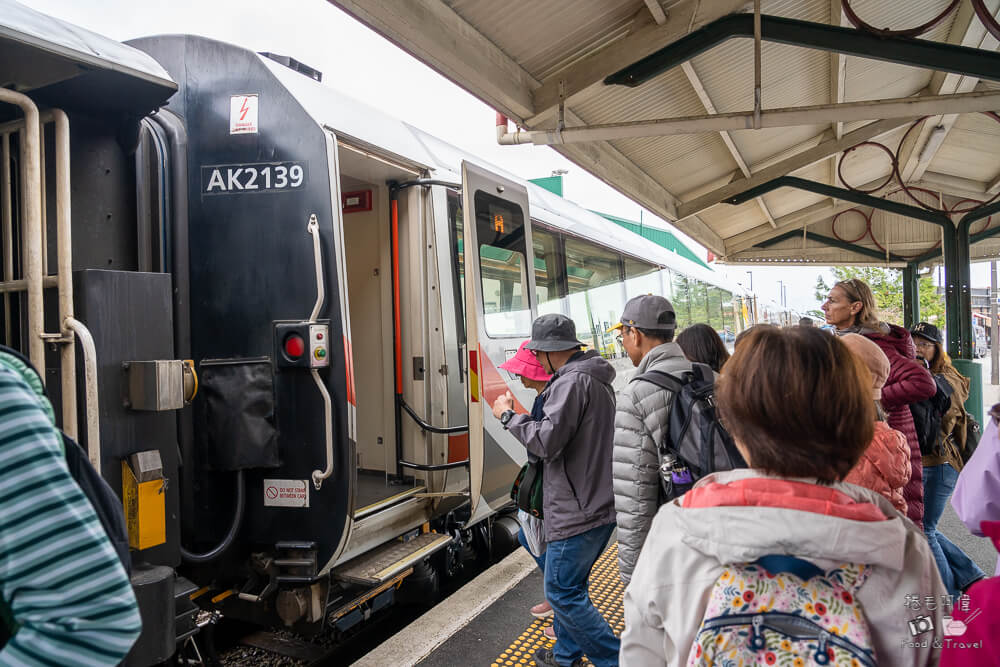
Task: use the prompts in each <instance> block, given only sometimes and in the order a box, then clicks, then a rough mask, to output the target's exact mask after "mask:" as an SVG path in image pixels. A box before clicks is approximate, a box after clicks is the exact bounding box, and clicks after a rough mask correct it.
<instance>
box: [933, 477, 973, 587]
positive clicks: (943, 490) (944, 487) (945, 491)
mask: <svg viewBox="0 0 1000 667" xmlns="http://www.w3.org/2000/svg"><path fill="white" fill-rule="evenodd" d="M957 479H958V472H956V471H955V469H954V468H952V467H951V466H950V465H949V464H947V463H944V464H942V465H937V466H929V467H927V468H924V534H925V535H927V542H928V543H929V544H930V546H931V552H932V553H933V554H934V560H935V561H937V566H938V570H939V571H940V572H941V579H942V581H944V586H945V588H947V589H948V593H950V594H951V595H956V596H957V595H958V594H959V593H961V592H962V590H963V589H964V588H965V587H967V586H968V585H969V584H971V583H972V582H973V581H975V580H976V579H979V578H980V577H983V576H985V575H984V574H983V571H982V570H980V569H979V566H978V565H976V564H975V563H974V562H973V561H972V559H971V558H969V557H968V556H967V555H966V554H965V552H964V551H962V550H961V549H959V548H958V547H957V546H955V544H954V543H953V542H952V541H951V540H949V539H948V538H947V537H945V536H944V535H942V534H941V533H939V532H938V529H937V524H938V521H939V520H940V519H941V513H942V512H944V506H945V503H947V502H948V499H949V498H951V492H952V491H953V490H954V489H955V481H956V480H957Z"/></svg>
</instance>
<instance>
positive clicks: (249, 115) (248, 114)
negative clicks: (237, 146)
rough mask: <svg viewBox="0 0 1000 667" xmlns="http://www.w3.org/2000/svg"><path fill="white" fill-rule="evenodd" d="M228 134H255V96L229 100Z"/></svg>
mask: <svg viewBox="0 0 1000 667" xmlns="http://www.w3.org/2000/svg"><path fill="white" fill-rule="evenodd" d="M229 134H257V95H233V96H232V97H230V98H229Z"/></svg>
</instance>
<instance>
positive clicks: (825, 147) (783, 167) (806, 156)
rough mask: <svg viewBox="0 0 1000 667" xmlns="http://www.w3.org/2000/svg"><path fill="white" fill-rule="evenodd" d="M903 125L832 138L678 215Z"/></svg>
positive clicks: (884, 123) (890, 123)
mask: <svg viewBox="0 0 1000 667" xmlns="http://www.w3.org/2000/svg"><path fill="white" fill-rule="evenodd" d="M903 123H905V121H902V120H897V119H889V120H880V121H878V122H875V123H870V124H868V125H865V126H864V127H860V128H858V129H856V130H854V131H853V132H848V133H847V134H845V135H844V136H843V137H841V138H840V139H839V140H837V139H833V138H831V139H828V140H826V141H823V142H822V143H819V144H817V145H816V146H814V147H813V148H810V149H809V150H806V151H803V152H801V153H798V154H797V155H793V156H792V157H789V158H787V159H785V160H782V161H780V162H776V163H774V164H772V165H770V166H768V167H766V168H764V169H761V170H760V171H757V172H755V173H754V174H753V175H752V176H751V177H750V178H745V179H743V180H740V181H736V182H733V183H730V184H728V185H724V186H722V187H721V188H718V189H716V190H713V191H712V192H709V193H707V194H704V195H701V196H700V197H698V198H697V199H693V200H691V201H687V202H684V203H683V204H682V205H681V206H679V207H678V209H677V215H678V217H680V218H682V219H683V218H685V217H687V216H689V215H696V214H697V213H700V212H701V211H704V210H705V209H706V208H710V207H712V206H715V205H716V204H719V203H721V202H723V201H725V200H727V199H729V198H730V197H735V196H736V195H738V194H740V193H741V192H746V191H747V190H749V189H750V188H753V187H756V186H758V185H761V184H763V183H767V182H768V181H770V180H772V179H775V178H778V177H779V176H785V175H786V174H790V173H792V172H793V171H797V170H798V169H801V168H803V167H808V166H809V165H811V164H815V163H816V162H819V161H820V160H824V159H826V158H828V157H829V156H831V155H833V154H835V153H839V152H841V151H843V150H845V149H847V148H850V147H851V146H853V145H854V144H856V143H859V142H861V141H867V140H869V139H873V138H875V137H878V136H881V135H883V134H885V133H887V132H892V131H893V130H895V129H896V128H897V127H899V126H900V125H902V124H903Z"/></svg>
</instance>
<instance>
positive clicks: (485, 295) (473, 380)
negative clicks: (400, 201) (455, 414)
mask: <svg viewBox="0 0 1000 667" xmlns="http://www.w3.org/2000/svg"><path fill="white" fill-rule="evenodd" d="M462 196H463V206H462V209H463V211H464V234H463V235H464V240H465V243H464V255H465V300H466V311H465V312H466V320H467V346H468V355H469V359H468V361H469V363H468V366H467V369H468V371H467V372H468V387H469V394H470V395H469V462H470V477H471V479H470V483H471V493H470V498H471V503H472V512H473V515H472V518H473V520H476V519H477V518H478V517H481V516H485V515H487V514H489V513H491V512H492V511H495V510H496V509H498V508H499V507H500V506H502V505H503V504H505V503H507V502H508V501H509V496H508V493H509V490H510V484H511V482H512V481H513V480H514V477H515V476H516V474H517V470H518V468H519V467H520V466H521V465H522V464H523V463H524V461H525V460H526V458H527V455H526V452H525V449H524V447H523V446H522V445H521V444H520V443H519V442H517V441H516V440H515V439H514V437H513V436H512V435H511V434H510V433H508V432H507V431H506V430H505V429H504V428H503V427H502V426H501V425H500V422H499V421H497V420H496V419H495V418H494V417H493V412H492V405H493V401H494V400H495V399H496V398H497V397H498V396H500V395H501V394H503V393H504V392H505V391H507V390H510V391H511V392H512V393H513V394H514V397H515V410H517V411H518V412H522V413H524V412H528V410H529V409H530V407H531V402H532V400H533V399H534V395H533V392H529V391H527V390H525V389H524V388H523V387H522V386H521V384H520V382H518V381H517V380H516V379H515V378H512V377H511V376H509V375H508V374H507V373H506V372H505V371H502V370H499V369H498V368H497V367H498V366H499V365H500V364H502V363H503V362H504V361H505V360H506V359H508V358H510V357H511V356H513V355H514V353H515V352H516V351H517V348H518V346H519V345H520V344H521V342H522V341H524V340H525V339H527V338H528V337H529V336H530V333H531V322H532V320H533V319H534V316H535V313H536V305H535V304H534V297H533V296H532V295H534V294H535V276H534V270H533V267H534V264H533V259H532V242H531V220H530V217H529V211H528V192H527V189H526V188H525V187H524V186H523V185H520V184H518V183H514V182H512V181H509V180H506V179H504V178H501V177H499V176H496V175H495V174H492V173H490V172H489V171H487V170H485V169H483V168H481V167H479V166H477V165H474V164H471V163H469V162H464V161H463V163H462Z"/></svg>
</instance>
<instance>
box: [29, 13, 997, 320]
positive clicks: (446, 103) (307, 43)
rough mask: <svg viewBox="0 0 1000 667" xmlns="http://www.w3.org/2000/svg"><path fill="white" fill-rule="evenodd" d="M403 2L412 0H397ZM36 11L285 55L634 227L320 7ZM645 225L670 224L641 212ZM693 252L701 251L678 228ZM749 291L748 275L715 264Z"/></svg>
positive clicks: (614, 199)
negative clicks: (557, 179)
mask: <svg viewBox="0 0 1000 667" xmlns="http://www.w3.org/2000/svg"><path fill="white" fill-rule="evenodd" d="M400 1H409V0H400ZM21 2H22V3H23V4H25V5H27V6H29V7H32V8H34V9H36V10H38V11H40V12H44V13H46V14H50V15H52V16H55V17H57V18H60V19H62V20H65V21H68V22H70V23H74V24H76V25H79V26H82V27H84V28H87V29H89V30H93V31H95V32H98V33H101V34H103V35H106V36H108V37H111V38H114V39H117V40H121V41H125V40H128V39H131V38H134V37H141V36H146V35H154V34H165V33H192V34H198V35H204V36H207V37H212V38H215V39H219V40H222V41H226V42H231V43H234V44H238V45H240V46H244V47H247V48H249V49H252V50H254V51H270V52H273V53H280V54H283V55H288V56H291V57H293V58H295V59H297V60H299V61H301V62H304V63H305V64H307V65H309V66H311V67H314V68H316V69H318V70H320V71H321V72H323V83H324V84H326V85H328V86H331V87H333V88H336V89H338V90H340V91H342V92H344V93H346V94H348V95H350V96H352V97H354V98H356V99H358V100H360V101H362V102H365V103H367V104H369V105H371V106H374V107H377V108H379V109H382V110H385V111H386V112H387V113H389V114H391V115H395V116H398V117H400V118H403V119H404V120H406V121H407V122H409V123H411V124H412V125H415V126H417V127H419V128H421V129H423V130H425V131H427V132H429V133H431V134H433V135H435V136H438V137H440V138H442V139H444V140H446V141H448V142H450V143H452V144H455V145H456V146H458V147H460V148H462V149H464V150H467V151H469V152H470V153H473V154H475V155H477V156H481V157H482V158H483V159H484V160H486V161H488V162H491V163H493V164H496V165H498V166H501V167H503V168H504V169H507V170H509V171H511V172H513V173H515V174H517V175H519V176H521V177H523V178H537V177H540V176H548V175H550V174H551V173H552V171H553V170H556V169H566V170H568V174H567V175H566V176H565V177H564V185H565V190H564V195H565V196H566V198H567V199H570V200H571V201H574V202H576V203H578V204H580V205H581V206H584V207H586V208H591V209H595V210H601V211H605V212H608V213H611V214H613V215H617V216H620V217H623V218H628V219H632V220H638V219H639V215H640V207H639V206H638V205H637V204H636V203H634V202H632V201H631V200H629V199H628V198H626V197H624V196H623V195H621V194H619V193H618V192H616V191H615V190H613V189H612V188H610V187H608V186H607V185H605V184H604V183H602V182H601V181H599V180H597V179H596V178H594V177H592V176H590V175H589V174H587V173H586V172H585V171H584V170H583V169H581V168H580V167H577V166H576V165H574V164H572V163H571V162H569V161H568V160H566V159H565V158H563V157H562V156H561V155H559V154H558V153H556V152H555V151H554V150H552V149H550V148H548V147H542V146H530V145H529V146H498V145H497V144H496V137H495V131H494V125H495V123H494V120H495V118H494V111H493V110H492V109H490V108H489V107H487V106H486V105H485V104H483V103H482V102H480V101H479V100H478V99H476V98H474V97H472V96H471V95H470V94H468V93H466V92H465V91H464V90H462V89H461V88H459V87H458V86H456V85H455V84H453V83H451V82H450V81H448V80H447V79H445V78H444V77H442V76H440V75H439V74H437V73H436V72H434V71H433V70H431V69H430V68H428V67H426V66H425V65H423V64H422V63H420V62H419V61H417V60H416V59H414V58H412V57H411V56H409V55H408V54H406V53H404V52H403V51H402V50H400V49H398V48H397V47H396V46H394V45H393V44H391V43H389V42H388V41H386V40H385V39H383V38H382V37H380V36H379V35H377V34H376V33H374V32H372V31H371V30H369V29H368V28H367V27H365V26H363V25H361V24H360V23H358V22H357V21H355V20H354V19H353V18H351V17H349V16H348V15H347V14H345V13H343V12H342V11H340V10H339V9H338V8H336V7H335V6H333V5H331V4H329V3H327V2H326V1H325V0H295V1H286V2H263V1H261V0H241V1H239V2H237V1H235V0H199V1H194V0H170V1H167V0H128V1H126V0H89V1H85V2H84V1H81V0H21ZM643 222H644V223H646V224H652V225H659V226H668V225H667V224H666V223H665V222H663V221H662V220H659V219H658V218H656V217H655V216H653V215H652V214H651V213H649V212H648V211H646V212H644V213H643ZM673 231H674V232H675V233H677V234H678V235H680V236H681V237H682V238H683V239H684V240H685V241H686V242H687V243H688V245H689V246H691V247H692V248H693V249H694V250H695V251H696V253H697V254H698V255H699V256H701V257H703V258H704V257H705V249H704V248H702V247H701V246H699V245H698V244H697V243H695V242H694V241H692V240H691V239H689V238H687V237H686V236H684V235H683V234H680V232H677V230H673ZM986 266H987V265H983V264H980V265H974V266H973V284H974V285H977V286H978V285H983V284H988V274H987V273H986V270H985V267H986ZM716 268H717V270H719V271H722V272H724V273H727V274H728V276H729V278H730V279H732V280H735V281H738V282H743V283H748V282H749V280H750V277H749V276H748V275H747V272H746V271H747V269H748V268H751V267H725V266H717V267H716ZM752 271H753V278H752V280H753V288H754V291H755V292H757V293H758V294H759V295H760V296H762V297H764V298H769V299H773V300H775V301H777V300H778V299H779V285H778V281H779V280H781V281H782V282H783V283H784V285H785V286H786V290H787V299H788V305H789V306H791V307H793V308H797V309H799V310H808V309H811V308H818V307H819V303H818V302H817V301H815V299H814V297H813V292H814V289H813V286H814V285H815V284H816V277H817V276H818V275H820V274H821V273H822V274H824V275H825V276H826V277H827V282H829V274H828V273H827V271H826V268H825V267H802V268H799V267H781V268H777V267H775V268H765V267H761V266H754V267H752Z"/></svg>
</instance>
